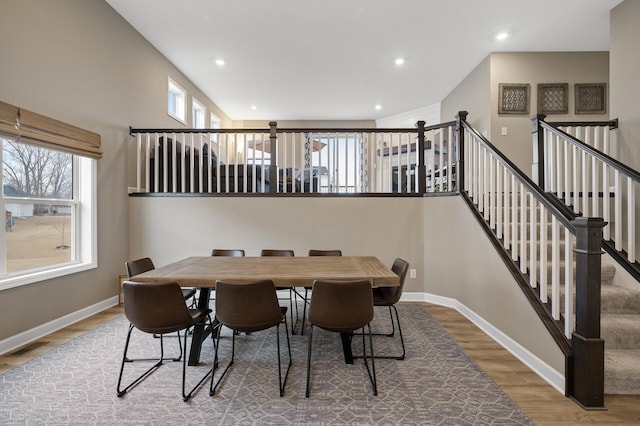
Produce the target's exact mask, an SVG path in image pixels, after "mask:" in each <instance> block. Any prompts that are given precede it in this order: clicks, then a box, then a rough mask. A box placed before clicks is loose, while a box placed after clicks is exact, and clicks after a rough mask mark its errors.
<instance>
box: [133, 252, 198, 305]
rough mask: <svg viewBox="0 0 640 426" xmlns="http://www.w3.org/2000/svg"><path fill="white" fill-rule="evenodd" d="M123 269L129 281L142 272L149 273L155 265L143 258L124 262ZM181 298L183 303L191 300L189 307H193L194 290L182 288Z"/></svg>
mask: <svg viewBox="0 0 640 426" xmlns="http://www.w3.org/2000/svg"><path fill="white" fill-rule="evenodd" d="M124 265H125V267H126V268H127V278H129V279H131V278H132V277H134V276H136V275H139V274H142V273H143V272H147V271H151V270H153V269H155V268H156V267H155V265H154V264H153V261H152V260H151V258H149V257H143V258H142V259H137V260H130V261H128V262H126V263H125V264H124ZM181 290H182V297H183V298H184V300H185V301H189V299H193V300H192V301H191V303H190V305H191V306H192V307H193V306H195V295H196V289H195V288H182V289H181Z"/></svg>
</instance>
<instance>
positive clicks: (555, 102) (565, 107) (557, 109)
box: [538, 83, 569, 114]
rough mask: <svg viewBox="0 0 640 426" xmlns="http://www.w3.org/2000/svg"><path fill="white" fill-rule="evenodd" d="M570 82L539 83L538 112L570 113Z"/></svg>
mask: <svg viewBox="0 0 640 426" xmlns="http://www.w3.org/2000/svg"><path fill="white" fill-rule="evenodd" d="M568 113H569V83H541V84H538V114H568Z"/></svg>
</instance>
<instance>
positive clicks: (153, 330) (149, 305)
mask: <svg viewBox="0 0 640 426" xmlns="http://www.w3.org/2000/svg"><path fill="white" fill-rule="evenodd" d="M122 291H123V294H124V314H125V316H126V317H127V319H128V320H129V331H128V333H127V340H126V343H125V346H124V353H123V355H122V364H121V366H120V375H119V377H118V385H117V393H118V396H119V397H120V396H122V395H124V394H125V393H127V392H128V391H129V390H130V389H131V388H132V387H134V386H136V385H138V384H139V383H140V382H141V381H143V380H144V379H145V378H146V377H148V376H149V375H150V374H151V373H153V372H154V371H155V370H157V369H158V368H159V367H160V366H161V365H162V363H163V360H164V340H163V336H164V335H165V334H167V333H175V332H179V331H182V330H183V331H184V347H185V348H186V346H187V335H188V334H189V333H188V331H189V329H190V328H191V327H192V326H194V325H195V324H197V323H201V322H206V321H207V320H208V322H209V325H210V326H211V324H212V323H211V316H210V315H209V314H210V312H211V309H189V308H188V307H187V305H186V304H185V303H184V298H183V296H182V292H181V291H180V285H178V283H175V282H169V283H136V282H132V281H125V282H124V283H123V285H122ZM134 328H136V329H138V330H140V331H142V332H143V333H149V334H153V335H157V336H159V337H160V356H159V357H158V358H156V359H153V361H155V363H154V364H153V365H152V366H151V367H150V368H149V369H147V370H146V371H145V372H144V373H142V374H141V375H140V376H138V377H137V378H136V379H135V380H133V381H132V382H130V383H129V384H128V385H127V386H125V387H124V388H122V387H121V386H122V376H123V373H124V366H125V364H126V363H127V362H128V361H130V360H129V358H127V351H128V349H129V342H130V340H131V332H132V331H133V329H134ZM212 340H213V343H214V345H215V343H216V342H215V340H214V339H213V334H212ZM178 342H180V339H178ZM181 352H182V350H181ZM147 361H150V360H149V359H147ZM186 368H187V357H186V356H185V357H182V399H183V401H188V400H189V399H190V398H191V396H192V395H193V393H194V392H195V390H196V389H198V387H199V386H200V385H201V384H202V383H203V382H204V381H205V380H206V379H207V378H208V377H209V375H211V374H212V373H213V368H214V363H212V366H211V369H209V370H208V371H207V373H206V374H205V375H204V377H202V378H201V379H200V381H198V383H197V384H196V385H195V386H194V387H193V388H192V389H191V390H190V391H189V392H188V393H187V392H186V390H185V388H186Z"/></svg>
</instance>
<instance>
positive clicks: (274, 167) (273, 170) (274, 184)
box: [269, 121, 280, 194]
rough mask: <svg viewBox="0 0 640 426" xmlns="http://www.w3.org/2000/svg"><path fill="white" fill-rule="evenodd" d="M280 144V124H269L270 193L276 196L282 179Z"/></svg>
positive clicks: (271, 122)
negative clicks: (280, 171) (278, 148)
mask: <svg viewBox="0 0 640 426" xmlns="http://www.w3.org/2000/svg"><path fill="white" fill-rule="evenodd" d="M277 143H278V122H277V121H270V122H269V147H270V149H269V154H270V155H269V157H270V161H269V193H271V194H275V193H276V192H278V185H279V182H280V177H279V176H278V155H277V153H278V150H277V146H276V144H277Z"/></svg>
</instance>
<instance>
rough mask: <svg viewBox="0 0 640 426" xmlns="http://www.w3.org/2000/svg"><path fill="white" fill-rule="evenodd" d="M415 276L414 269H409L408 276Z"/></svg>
mask: <svg viewBox="0 0 640 426" xmlns="http://www.w3.org/2000/svg"><path fill="white" fill-rule="evenodd" d="M415 277H416V270H415V269H409V278H415Z"/></svg>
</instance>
